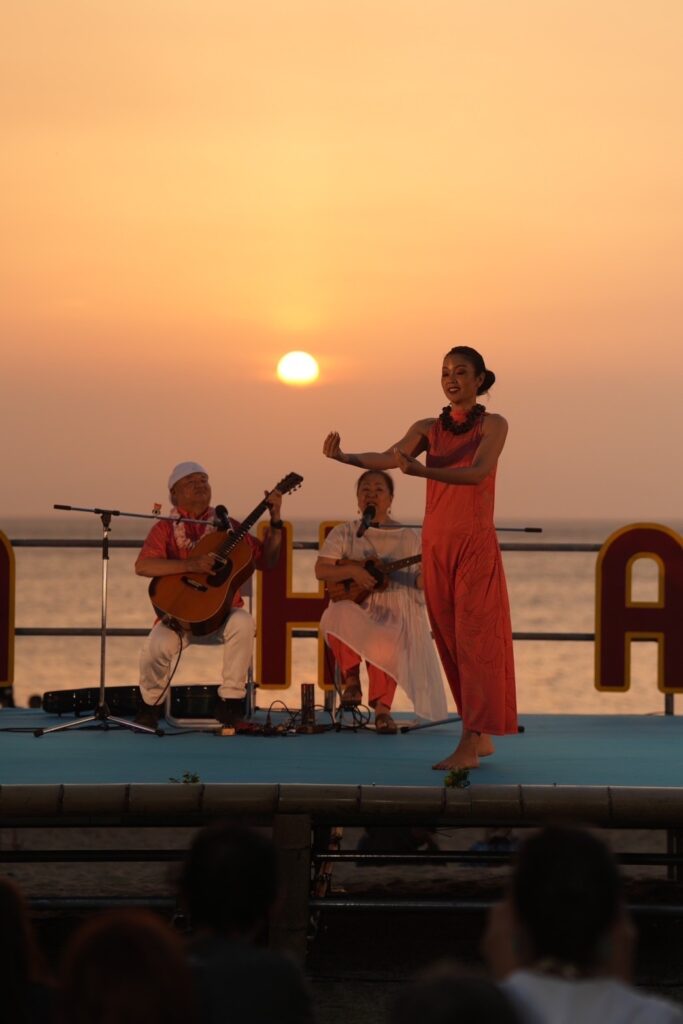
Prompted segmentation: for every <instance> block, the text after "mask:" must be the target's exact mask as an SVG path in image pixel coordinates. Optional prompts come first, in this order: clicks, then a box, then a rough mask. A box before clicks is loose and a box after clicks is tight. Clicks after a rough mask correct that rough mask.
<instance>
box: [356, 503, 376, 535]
mask: <svg viewBox="0 0 683 1024" xmlns="http://www.w3.org/2000/svg"><path fill="white" fill-rule="evenodd" d="M376 515H377V509H376V508H375V506H374V505H367V506H366V508H365V512H364V513H363V518H362V520H361V524H360V526H359V527H358V529H357V530H356V537H362V536H363V534H364V533H365V531H366V530H367V528H368V526H371V525H372V520H373V519H374V518H375V516H376Z"/></svg>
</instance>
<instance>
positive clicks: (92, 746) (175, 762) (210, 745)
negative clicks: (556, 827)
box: [0, 708, 683, 786]
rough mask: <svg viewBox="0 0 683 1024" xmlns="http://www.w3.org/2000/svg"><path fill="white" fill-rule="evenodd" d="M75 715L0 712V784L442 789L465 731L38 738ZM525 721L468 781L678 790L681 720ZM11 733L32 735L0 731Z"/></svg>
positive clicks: (682, 764)
mask: <svg viewBox="0 0 683 1024" xmlns="http://www.w3.org/2000/svg"><path fill="white" fill-rule="evenodd" d="M397 717H398V718H399V720H400V718H401V716H397ZM72 720H73V719H72V718H71V717H70V716H66V715H65V716H63V717H61V718H58V717H57V716H53V715H48V714H46V713H45V712H43V711H40V710H24V709H18V708H5V709H2V710H0V784H6V785H9V784H25V785H34V784H37V783H53V784H54V783H60V784H68V783H93V784H97V783H112V782H118V783H159V782H168V781H170V780H171V779H181V778H182V776H183V773H184V772H191V773H194V774H196V775H198V776H199V779H200V781H201V782H205V783H210V782H242V783H243V782H261V783H263V782H266V783H311V784H327V785H333V784H351V785H365V786H368V785H373V784H376V785H392V786H441V785H443V778H444V776H443V773H442V772H435V771H432V769H431V765H432V764H433V763H434V762H435V761H437V760H439V759H440V758H442V757H444V756H445V755H446V754H448V753H450V751H451V750H453V748H454V747H455V745H456V743H457V736H458V733H459V729H460V726H459V724H452V725H441V726H436V727H434V728H431V729H422V730H418V731H415V732H410V733H406V734H403V735H397V736H377V735H375V733H374V732H371V731H360V732H357V733H353V732H350V731H349V732H342V733H334V732H329V733H323V734H320V735H310V736H309V735H294V736H273V737H262V736H232V737H219V736H216V735H212V734H209V733H194V734H192V733H185V734H181V733H178V732H176V731H172V730H171V731H169V732H168V733H167V735H165V736H164V737H157V736H148V735H140V734H134V733H132V732H130V731H128V730H119V729H118V728H117V727H112V728H110V729H109V730H107V731H104V730H102V729H99V728H93V727H87V726H86V727H82V728H80V729H72V730H70V731H69V732H67V733H55V734H52V735H48V736H43V737H41V738H36V737H34V736H33V733H32V730H33V729H36V728H41V727H42V728H47V727H49V726H50V725H56V724H63V723H65V722H67V721H72ZM520 721H521V724H523V726H524V729H525V731H524V732H523V733H521V734H520V735H517V736H505V737H500V738H498V739H497V740H496V746H497V751H496V754H495V755H494V756H493V757H491V758H487V759H485V760H483V761H482V763H481V767H480V768H479V769H478V770H477V771H475V772H472V773H471V781H472V782H473V783H475V782H476V783H477V784H478V785H486V784H491V785H552V784H558V785H576V786H683V716H680V717H675V716H670V717H664V716H645V717H639V716H634V715H614V716H609V715H600V716H598V715H523V716H522V717H521V720H520ZM162 724H163V723H162ZM15 729H18V730H24V729H25V730H27V731H26V732H23V731H21V732H15V731H9V732H6V731H4V730H15Z"/></svg>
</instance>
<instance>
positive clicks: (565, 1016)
mask: <svg viewBox="0 0 683 1024" xmlns="http://www.w3.org/2000/svg"><path fill="white" fill-rule="evenodd" d="M634 940H635V931H634V928H633V926H632V924H631V922H630V919H629V917H628V914H627V911H626V907H625V905H624V901H623V896H622V890H621V880H620V877H619V872H618V868H617V864H616V862H615V860H614V858H613V856H612V854H611V852H610V850H609V849H608V848H607V847H606V846H605V845H604V843H602V842H601V841H600V840H599V839H598V838H597V837H596V836H594V835H593V834H592V833H590V832H588V831H584V830H581V829H577V828H561V827H549V828H545V829H543V830H541V831H540V832H539V833H537V834H536V835H534V836H532V837H531V838H530V839H528V840H527V841H526V842H525V843H524V845H523V846H522V847H521V850H520V854H519V860H518V863H517V866H516V868H515V870H514V873H513V877H512V881H511V885H510V891H509V894H508V896H507V899H506V900H505V901H504V902H503V903H501V904H499V905H498V906H497V907H495V908H494V910H493V912H492V914H491V917H490V920H489V927H488V930H487V934H486V936H485V939H484V952H485V954H486V956H487V959H488V961H489V965H490V967H491V968H492V970H493V972H494V975H495V976H496V977H497V978H499V979H501V980H502V985H503V988H504V989H505V990H506V991H507V992H508V993H509V994H510V996H511V997H513V998H514V999H516V1000H517V1002H518V1005H519V1006H520V1008H522V1009H524V1010H525V1011H526V1014H527V1018H528V1019H529V1020H530V1021H538V1022H541V1024H542V1022H545V1021H548V1022H550V1021H552V1024H565V1022H566V1024H570V1022H571V1024H576V1022H581V1024H593V1022H595V1024H621V1022H628V1024H636V1022H637V1024H674V1022H679V1024H680V1022H683V1009H681V1008H680V1007H678V1006H676V1005H675V1004H673V1003H669V1002H667V1001H666V1000H664V999H659V998H657V997H655V996H651V995H647V994H645V993H643V992H639V991H638V990H637V989H636V988H634V987H633V985H632V984H631V970H632V962H633V952H634Z"/></svg>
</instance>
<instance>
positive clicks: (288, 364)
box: [277, 352, 319, 384]
mask: <svg viewBox="0 0 683 1024" xmlns="http://www.w3.org/2000/svg"><path fill="white" fill-rule="evenodd" d="M318 373H319V370H318V364H317V362H316V360H315V359H314V358H313V356H312V355H309V353H308V352H288V353H287V355H284V356H283V357H282V359H281V360H280V362H279V363H278V364H277V375H278V378H279V379H280V380H281V381H282V382H283V383H284V384H312V383H313V381H315V380H317V379H318Z"/></svg>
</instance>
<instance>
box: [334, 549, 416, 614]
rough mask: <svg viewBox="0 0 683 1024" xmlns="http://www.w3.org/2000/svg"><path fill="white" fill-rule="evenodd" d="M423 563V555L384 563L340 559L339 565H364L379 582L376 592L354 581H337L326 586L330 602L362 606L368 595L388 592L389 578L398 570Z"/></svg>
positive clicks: (372, 559)
mask: <svg viewBox="0 0 683 1024" xmlns="http://www.w3.org/2000/svg"><path fill="white" fill-rule="evenodd" d="M421 561H422V555H411V556H410V558H400V559H399V560H398V561H397V562H382V561H380V560H379V559H378V558H367V559H366V560H365V561H364V562H361V561H354V559H352V558H340V559H339V561H338V562H337V565H362V566H363V568H364V569H367V571H368V572H369V573H370V575H371V576H374V578H375V579H376V580H377V586H376V587H375V588H374V590H368V589H367V588H366V587H363V586H361V584H360V583H356V581H355V580H353V579H348V580H336V581H335V582H334V583H332V582H329V583H326V584H325V588H326V590H327V593H328V596H329V598H330V601H355V602H356V604H360V603H361V602H362V601H364V600H365V598H366V597H367V596H368V594H376V593H378V591H381V590H386V588H387V585H388V583H389V576H390V575H391V573H392V572H396V571H397V569H404V568H405V567H406V566H407V565H415V564H416V563H417V562H421Z"/></svg>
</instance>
